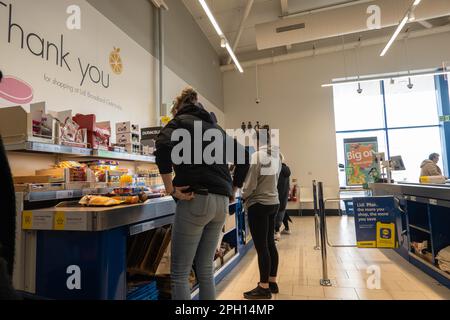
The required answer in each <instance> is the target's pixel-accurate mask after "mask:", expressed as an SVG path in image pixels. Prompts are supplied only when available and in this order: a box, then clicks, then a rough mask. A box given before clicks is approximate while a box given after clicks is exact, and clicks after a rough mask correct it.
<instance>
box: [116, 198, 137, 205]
mask: <svg viewBox="0 0 450 320" xmlns="http://www.w3.org/2000/svg"><path fill="white" fill-rule="evenodd" d="M112 199H115V200H117V201H121V202H122V203H125V204H136V203H139V201H140V198H139V196H114V197H112Z"/></svg>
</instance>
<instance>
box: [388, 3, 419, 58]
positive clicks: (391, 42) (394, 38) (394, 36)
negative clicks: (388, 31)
mask: <svg viewBox="0 0 450 320" xmlns="http://www.w3.org/2000/svg"><path fill="white" fill-rule="evenodd" d="M420 2H422V0H414V3H413V4H412V5H411V7H410V8H409V9H408V12H406V14H405V16H404V17H403V19H402V21H400V23H399V25H398V26H397V29H395V32H394V34H393V35H392V37H391V39H390V40H389V42H388V44H387V45H386V47H385V48H384V49H383V51H382V52H381V54H380V57H384V56H385V55H386V53H387V52H388V51H389V49H390V48H391V46H392V44H393V43H394V42H395V40H396V39H397V37H398V35H399V34H400V32H402V30H403V28H404V27H405V25H406V24H407V23H408V21H409V18H410V17H411V15H412V14H413V13H414V10H415V9H416V7H417V6H418V5H419V4H420Z"/></svg>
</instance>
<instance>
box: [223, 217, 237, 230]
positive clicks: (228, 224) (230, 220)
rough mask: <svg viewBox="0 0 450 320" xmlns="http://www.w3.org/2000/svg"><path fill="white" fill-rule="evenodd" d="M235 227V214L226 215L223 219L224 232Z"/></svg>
mask: <svg viewBox="0 0 450 320" xmlns="http://www.w3.org/2000/svg"><path fill="white" fill-rule="evenodd" d="M234 228H236V215H234V214H233V215H229V214H228V215H227V217H226V219H225V226H224V232H225V233H227V232H228V231H230V230H232V229H234Z"/></svg>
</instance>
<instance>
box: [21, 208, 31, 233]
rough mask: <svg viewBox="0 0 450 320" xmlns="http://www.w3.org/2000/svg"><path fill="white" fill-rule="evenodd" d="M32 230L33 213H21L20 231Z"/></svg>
mask: <svg viewBox="0 0 450 320" xmlns="http://www.w3.org/2000/svg"><path fill="white" fill-rule="evenodd" d="M32 228H33V212H31V211H24V212H22V229H23V230H31V229H32Z"/></svg>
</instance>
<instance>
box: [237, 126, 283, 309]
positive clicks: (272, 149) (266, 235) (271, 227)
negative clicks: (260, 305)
mask: <svg viewBox="0 0 450 320" xmlns="http://www.w3.org/2000/svg"><path fill="white" fill-rule="evenodd" d="M256 136H257V142H258V151H257V152H255V153H254V154H253V155H252V157H251V165H250V171H249V173H248V175H247V178H246V180H245V183H244V187H243V194H242V197H243V199H244V206H245V209H246V211H247V212H248V224H249V227H250V232H251V235H252V237H253V242H254V244H255V249H256V252H257V254H258V266H259V273H260V282H259V283H258V286H257V287H256V288H255V289H253V290H251V291H249V292H245V293H244V298H246V299H251V300H257V299H270V298H272V293H278V291H279V290H278V284H277V272H278V251H277V247H276V245H275V239H274V232H275V216H276V214H277V212H278V208H279V204H280V201H279V198H278V190H277V184H278V177H279V174H280V170H281V160H280V155H279V149H278V148H277V147H276V146H272V145H271V142H270V138H271V135H270V128H269V127H268V126H263V127H262V128H261V129H259V130H257V131H256Z"/></svg>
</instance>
